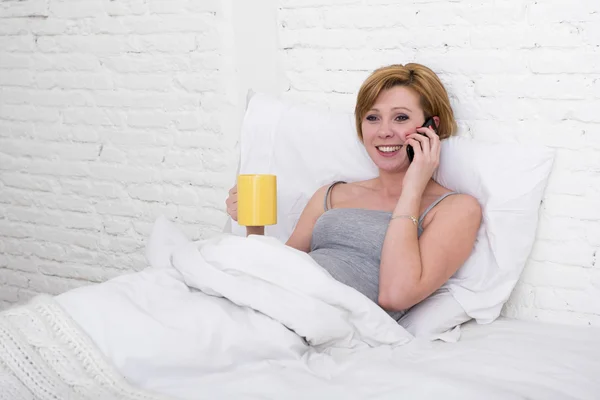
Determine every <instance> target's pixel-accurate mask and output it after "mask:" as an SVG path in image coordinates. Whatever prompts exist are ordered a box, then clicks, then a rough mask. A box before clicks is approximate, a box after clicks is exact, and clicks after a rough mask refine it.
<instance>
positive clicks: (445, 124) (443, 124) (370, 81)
mask: <svg viewBox="0 0 600 400" xmlns="http://www.w3.org/2000/svg"><path fill="white" fill-rule="evenodd" d="M395 86H405V87H407V88H410V89H412V90H414V91H415V92H416V93H417V94H418V95H419V96H420V97H421V107H422V108H423V113H424V114H425V118H427V117H433V116H437V117H439V118H440V122H439V124H438V125H439V126H438V130H437V131H438V136H439V137H440V139H446V138H447V137H450V136H452V135H453V134H454V133H456V131H457V125H456V120H455V119H454V112H453V111H452V107H451V106H450V99H449V98H448V92H446V88H444V85H443V84H442V82H441V81H440V78H438V76H437V75H436V74H435V72H433V71H432V70H431V69H429V68H427V67H426V66H424V65H421V64H416V63H411V64H406V65H401V64H395V65H390V66H387V67H383V68H379V69H377V70H375V71H374V72H373V73H372V74H371V75H370V76H369V77H368V78H367V80H365V81H364V82H363V84H362V86H361V88H360V90H359V92H358V97H357V100H356V107H355V110H354V116H355V119H356V131H357V133H358V137H359V138H360V140H361V141H362V140H363V135H362V120H363V118H364V117H365V115H366V114H367V112H368V111H369V110H370V109H371V107H373V104H375V101H376V100H377V97H378V96H379V94H380V93H381V92H382V91H384V90H388V89H391V88H393V87H395Z"/></svg>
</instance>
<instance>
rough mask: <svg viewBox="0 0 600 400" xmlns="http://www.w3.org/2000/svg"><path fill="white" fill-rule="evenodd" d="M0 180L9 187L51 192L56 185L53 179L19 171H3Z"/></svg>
mask: <svg viewBox="0 0 600 400" xmlns="http://www.w3.org/2000/svg"><path fill="white" fill-rule="evenodd" d="M0 181H2V183H3V184H4V185H6V186H9V187H15V188H21V189H32V190H39V191H42V192H53V191H54V190H55V188H56V187H57V182H56V181H55V180H54V179H48V178H41V177H36V176H31V175H27V174H21V173H10V172H9V173H4V174H2V176H1V177H0Z"/></svg>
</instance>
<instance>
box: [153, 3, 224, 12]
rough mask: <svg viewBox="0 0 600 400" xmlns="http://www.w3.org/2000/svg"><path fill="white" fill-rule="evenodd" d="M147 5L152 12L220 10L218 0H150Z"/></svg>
mask: <svg viewBox="0 0 600 400" xmlns="http://www.w3.org/2000/svg"><path fill="white" fill-rule="evenodd" d="M148 7H149V9H150V12H151V13H152V14H182V15H185V14H186V13H188V12H196V13H202V12H208V13H216V12H217V11H218V10H220V6H219V2H218V1H215V0H206V1H201V2H199V1H192V0H168V1H167V0H150V1H149V2H148Z"/></svg>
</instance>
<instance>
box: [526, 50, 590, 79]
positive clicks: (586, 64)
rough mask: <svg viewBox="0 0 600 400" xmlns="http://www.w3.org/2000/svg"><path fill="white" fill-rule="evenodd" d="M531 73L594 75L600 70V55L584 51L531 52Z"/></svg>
mask: <svg viewBox="0 0 600 400" xmlns="http://www.w3.org/2000/svg"><path fill="white" fill-rule="evenodd" d="M528 56H529V64H530V65H531V71H532V72H534V73H539V74H565V73H573V74H574V73H581V74H593V73H597V72H598V71H599V70H600V54H598V52H596V51H590V50H586V49H585V48H584V49H569V50H568V51H566V50H565V49H535V50H534V51H531V52H529V54H528Z"/></svg>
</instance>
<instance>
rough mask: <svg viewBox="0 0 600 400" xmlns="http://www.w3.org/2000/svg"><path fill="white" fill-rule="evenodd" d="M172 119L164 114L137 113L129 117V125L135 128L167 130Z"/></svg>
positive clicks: (130, 114)
mask: <svg viewBox="0 0 600 400" xmlns="http://www.w3.org/2000/svg"><path fill="white" fill-rule="evenodd" d="M171 122H172V118H171V116H170V115H169V114H167V113H164V112H150V111H136V112H130V113H128V115H127V125H129V126H130V127H134V128H167V127H169V126H170V125H171Z"/></svg>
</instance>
